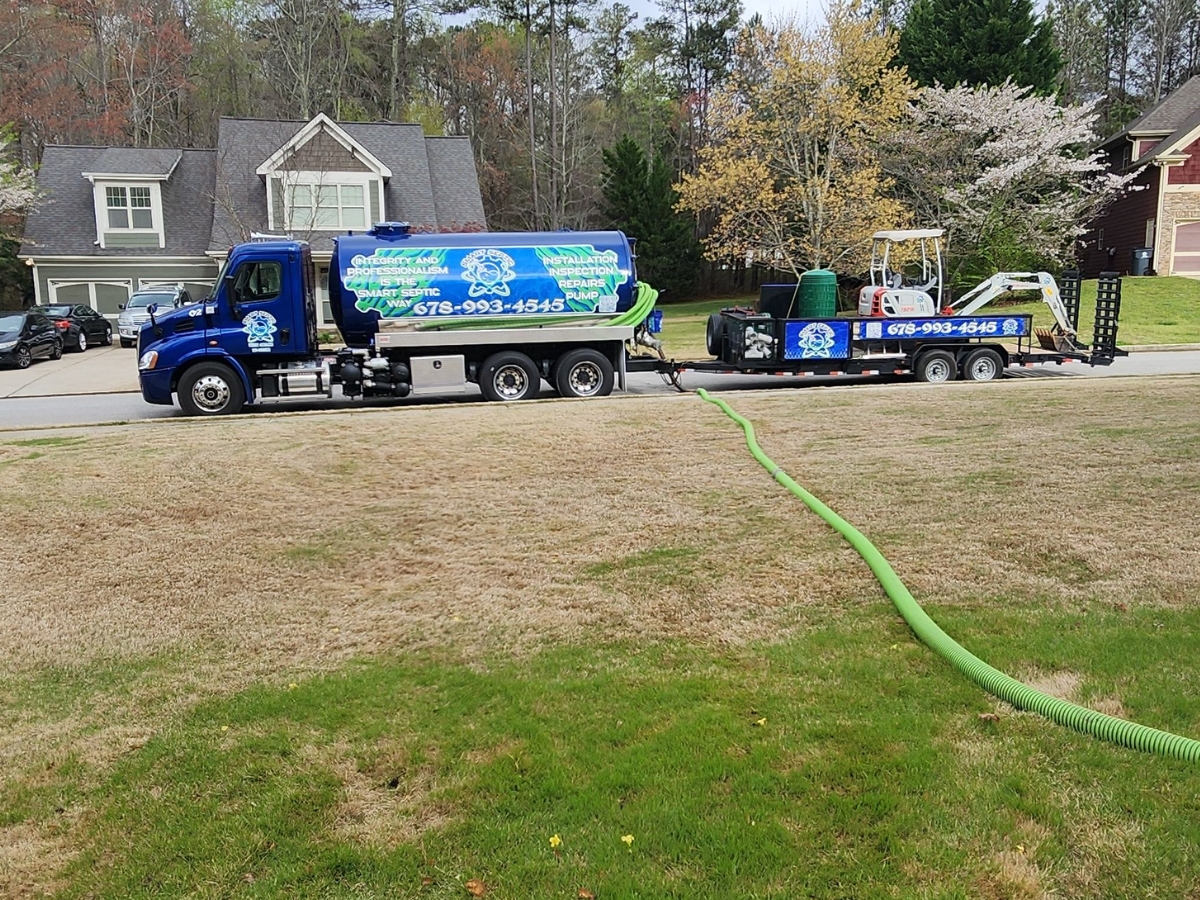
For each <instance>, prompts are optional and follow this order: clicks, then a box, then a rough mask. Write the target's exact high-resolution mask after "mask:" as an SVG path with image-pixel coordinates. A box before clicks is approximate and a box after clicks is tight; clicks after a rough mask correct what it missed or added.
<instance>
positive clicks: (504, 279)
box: [462, 248, 517, 297]
mask: <svg viewBox="0 0 1200 900" xmlns="http://www.w3.org/2000/svg"><path fill="white" fill-rule="evenodd" d="M462 266H463V278H465V279H466V280H467V281H469V282H471V287H470V288H469V289H468V290H467V294H468V295H469V296H471V297H482V296H483V295H484V294H491V295H492V296H494V297H507V296H508V295H509V288H508V283H509V282H510V281H512V280H513V279H514V278H516V277H517V273H516V272H514V271H513V258H512V257H511V256H509V255H508V254H507V253H501V252H500V251H499V250H494V249H491V248H488V249H486V250H475V251H473V252H471V253H468V254H467V255H466V256H464V257H463V261H462Z"/></svg>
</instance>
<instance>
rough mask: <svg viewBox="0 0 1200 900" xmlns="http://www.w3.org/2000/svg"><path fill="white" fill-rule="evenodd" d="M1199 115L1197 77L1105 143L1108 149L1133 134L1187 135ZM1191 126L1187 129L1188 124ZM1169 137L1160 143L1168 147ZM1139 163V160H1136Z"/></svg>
mask: <svg viewBox="0 0 1200 900" xmlns="http://www.w3.org/2000/svg"><path fill="white" fill-rule="evenodd" d="M1198 112H1200V75H1193V76H1192V77H1191V78H1189V79H1188V80H1187V81H1185V82H1184V83H1183V84H1181V85H1180V86H1179V87H1177V88H1176V89H1175V90H1173V91H1172V92H1171V93H1170V94H1168V95H1167V96H1166V97H1164V98H1163V99H1162V100H1160V101H1159V102H1158V103H1157V104H1156V105H1154V106H1152V107H1150V109H1148V110H1146V111H1145V112H1144V113H1142V114H1141V115H1140V116H1139V117H1138V118H1136V119H1134V120H1133V121H1132V122H1130V123H1129V125H1128V126H1127V127H1126V128H1124V129H1123V130H1121V131H1119V132H1117V133H1116V134H1114V135H1113V136H1112V137H1110V138H1109V139H1108V140H1106V141H1105V142H1104V144H1103V145H1102V146H1105V147H1109V146H1112V145H1114V144H1117V143H1118V142H1120V141H1122V140H1124V139H1126V138H1128V137H1129V136H1130V135H1134V134H1145V133H1146V132H1150V133H1155V132H1157V133H1159V134H1162V133H1163V132H1167V133H1168V134H1170V135H1171V137H1175V136H1176V134H1178V133H1180V132H1181V131H1182V132H1183V133H1186V132H1187V131H1190V130H1191V129H1192V128H1194V127H1195V120H1196V114H1197V113H1198ZM1189 122H1191V123H1192V124H1191V125H1189V124H1188V123H1189ZM1171 137H1169V138H1167V139H1165V140H1164V141H1163V144H1162V146H1164V147H1165V146H1167V144H1168V143H1169V142H1170V140H1171ZM1138 162H1139V163H1140V162H1142V160H1138Z"/></svg>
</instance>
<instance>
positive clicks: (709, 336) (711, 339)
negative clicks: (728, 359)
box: [704, 313, 725, 359]
mask: <svg viewBox="0 0 1200 900" xmlns="http://www.w3.org/2000/svg"><path fill="white" fill-rule="evenodd" d="M724 343H725V317H724V316H722V315H721V314H720V313H713V314H712V315H710V316H709V317H708V327H707V328H705V329H704V346H705V347H706V348H707V349H708V355H709V356H712V357H715V358H716V359H720V358H721V353H722V351H723V345H724Z"/></svg>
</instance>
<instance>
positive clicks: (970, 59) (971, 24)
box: [897, 0, 1062, 95]
mask: <svg viewBox="0 0 1200 900" xmlns="http://www.w3.org/2000/svg"><path fill="white" fill-rule="evenodd" d="M897 60H898V62H900V63H901V64H903V65H906V66H908V74H909V76H910V77H911V78H912V79H913V80H914V81H916V82H917V83H918V84H920V85H922V86H925V87H929V86H932V85H934V84H941V85H943V86H945V87H954V86H956V85H960V84H966V85H968V86H969V87H979V86H981V85H996V86H998V85H1001V84H1003V83H1004V82H1005V81H1006V80H1008V79H1011V80H1012V82H1013V83H1014V84H1016V85H1018V86H1020V87H1032V88H1033V89H1034V91H1036V92H1037V93H1038V94H1042V95H1048V94H1051V93H1053V92H1054V89H1055V87H1056V81H1057V78H1058V71H1059V69H1060V68H1061V66H1062V61H1061V59H1060V57H1059V54H1058V51H1057V49H1056V48H1055V46H1054V34H1053V31H1052V29H1051V27H1050V23H1049V22H1047V21H1045V20H1044V19H1043V20H1041V21H1038V19H1037V18H1036V17H1035V16H1034V13H1033V4H1032V3H1031V2H1030V0H915V2H914V3H913V5H912V9H911V10H910V11H909V13H908V18H907V20H906V21H905V24H904V30H903V31H902V32H901V33H900V50H899V53H898V54H897Z"/></svg>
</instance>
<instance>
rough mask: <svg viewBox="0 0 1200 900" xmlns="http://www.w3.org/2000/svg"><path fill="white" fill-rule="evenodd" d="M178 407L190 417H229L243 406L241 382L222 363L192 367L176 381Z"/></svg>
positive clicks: (234, 373) (236, 375)
mask: <svg viewBox="0 0 1200 900" xmlns="http://www.w3.org/2000/svg"><path fill="white" fill-rule="evenodd" d="M177 390H178V392H179V407H180V409H182V410H183V411H184V412H185V413H187V414H188V415H189V416H229V415H233V414H234V413H237V412H241V409H242V407H243V406H244V405H245V403H246V392H245V390H244V389H243V388H242V379H241V378H239V377H238V374H237V373H236V372H234V371H233V369H231V368H229V366H227V365H225V364H224V363H217V362H205V363H200V364H199V365H195V366H192V367H191V368H190V369H188V370H187V371H186V372H184V373H183V377H182V378H180V379H179V387H178V389H177Z"/></svg>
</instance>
